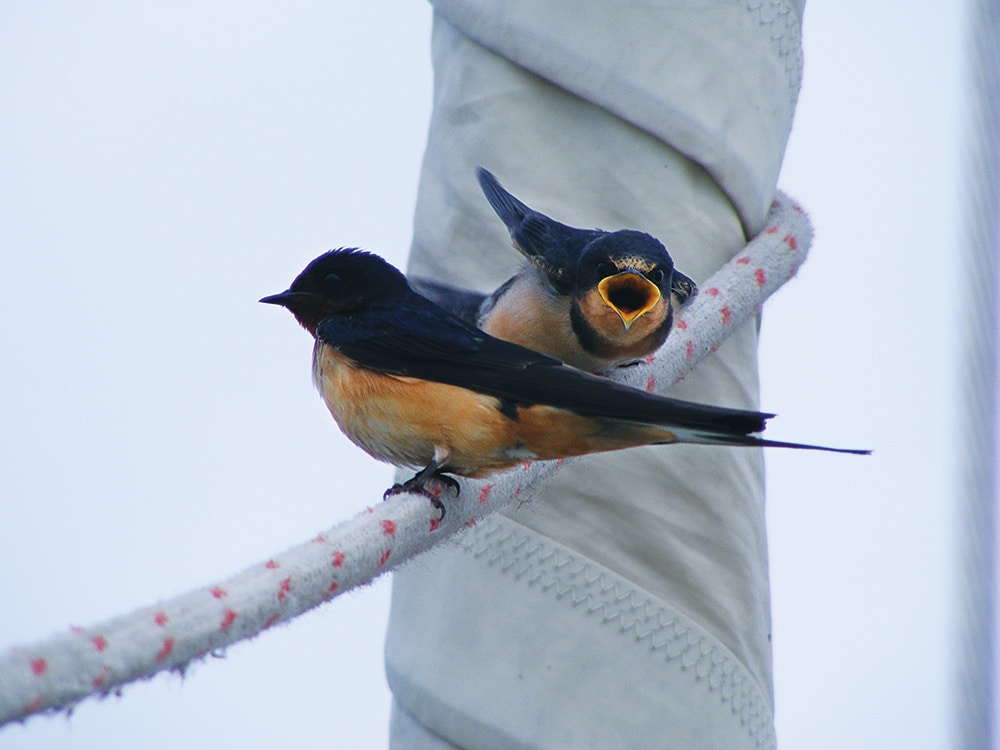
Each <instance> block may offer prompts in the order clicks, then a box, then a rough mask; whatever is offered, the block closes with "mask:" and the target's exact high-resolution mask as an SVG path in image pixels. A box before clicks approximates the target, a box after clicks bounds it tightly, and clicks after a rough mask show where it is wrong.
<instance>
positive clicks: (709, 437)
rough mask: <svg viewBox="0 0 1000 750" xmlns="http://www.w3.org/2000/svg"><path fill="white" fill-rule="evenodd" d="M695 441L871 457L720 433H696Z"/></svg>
mask: <svg viewBox="0 0 1000 750" xmlns="http://www.w3.org/2000/svg"><path fill="white" fill-rule="evenodd" d="M694 437H695V440H694V441H692V442H698V443H703V444H710V445H741V446H760V447H761V448H795V449H796V450H806V451H828V452H830V453H850V454H852V455H855V456H870V455H871V451H870V450H867V449H863V448H832V447H830V446H828V445H811V444H809V443H789V442H785V441H784V440H768V439H766V438H759V437H756V436H754V435H725V434H720V433H696V434H695V436H694Z"/></svg>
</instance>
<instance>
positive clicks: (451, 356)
mask: <svg viewBox="0 0 1000 750" xmlns="http://www.w3.org/2000/svg"><path fill="white" fill-rule="evenodd" d="M261 302H266V303H269V304H276V305H282V306H283V307H286V308H288V309H289V310H290V311H291V312H292V314H293V315H294V316H295V318H296V319H297V320H298V322H299V323H300V324H301V325H302V326H303V327H304V328H305V329H306V330H307V331H309V333H311V334H312V335H313V337H314V338H315V339H316V344H315V347H314V349H313V377H314V382H315V384H316V386H317V388H318V389H319V391H320V393H321V395H322V396H323V400H324V401H325V402H326V405H327V407H328V408H329V409H330V412H331V413H332V414H333V417H334V419H335V420H336V421H337V424H338V425H339V426H340V429H341V430H343V432H344V434H346V435H347V437H348V438H350V439H351V441H353V442H354V443H355V444H356V445H358V446H359V447H360V448H362V449H363V450H365V451H366V452H367V453H368V454H370V455H371V456H374V457H375V458H377V459H379V460H382V461H387V462H389V463H392V464H395V465H397V466H405V467H411V468H420V471H419V472H417V474H416V475H415V476H414V477H413V478H412V479H410V480H409V481H407V482H405V483H404V484H402V485H397V486H396V487H394V488H393V489H391V490H389V492H393V491H395V490H413V491H421V492H424V493H425V494H428V495H431V493H430V492H429V490H428V489H427V484H428V482H431V481H432V480H435V479H438V480H443V481H445V482H447V483H450V484H454V480H453V479H451V478H450V477H447V476H443V475H445V474H458V475H461V476H467V477H482V476H486V475H488V474H491V473H493V472H497V471H501V470H503V469H507V468H509V467H512V466H515V465H517V464H519V463H521V462H523V461H530V460H535V459H554V458H561V457H564V456H577V455H583V454H586V453H595V452H600V451H612V450H619V449H622V448H629V447H633V446H638V445H648V444H660V443H705V444H712V445H746V446H755V445H759V446H779V447H786V448H817V449H820V450H835V451H838V452H845V453H864V452H866V451H855V450H846V449H834V448H821V447H820V446H811V445H803V444H799V443H783V442H777V441H772V440H765V439H762V438H759V437H755V436H753V435H752V434H751V433H754V432H759V431H760V430H762V429H764V423H765V421H766V420H767V419H769V418H770V417H772V416H773V415H771V414H762V413H760V412H756V411H743V410H739V409H726V408H721V407H715V406H704V405H701V404H694V403H689V402H685V401H678V400H675V399H670V398H664V397H661V396H654V395H652V394H649V393H646V392H644V391H639V390H636V389H634V388H629V387H627V386H623V385H619V384H617V383H614V382H611V381H609V380H606V379H604V378H600V377H597V376H594V375H590V374H588V373H585V372H582V371H580V370H577V369H575V368H573V367H569V366H567V365H564V364H563V363H562V362H560V361H559V360H557V359H554V358H552V357H549V356H547V355H545V354H541V353H539V352H535V351H532V350H530V349H526V348H524V347H522V346H519V345H517V344H513V343H510V342H507V341H503V340H501V339H497V338H494V337H493V336H490V335H489V334H486V333H484V332H483V331H481V330H479V329H477V328H476V327H475V326H473V325H472V324H470V323H468V322H466V321H464V320H462V319H461V318H459V317H457V316H455V315H452V314H451V313H449V312H448V311H446V310H444V309H443V308H441V307H439V306H438V305H436V304H434V303H433V302H431V301H430V300H428V299H426V298H424V297H422V296H420V295H419V294H417V293H416V292H414V291H413V290H412V289H411V288H410V286H409V285H408V283H407V281H406V277H404V276H403V274H402V273H400V272H399V271H398V270H397V269H395V268H394V267H393V266H391V265H389V264H388V263H386V262H385V261H384V260H382V259H381V258H379V257H378V256H376V255H372V254H370V253H367V252H364V251H361V250H357V249H353V248H342V249H339V250H331V251H330V252H328V253H325V254H324V255H321V256H320V257H318V258H316V259H315V260H314V261H312V262H311V263H310V264H309V265H308V266H306V268H305V270H304V271H302V273H300V274H299V275H298V277H297V278H296V279H295V280H294V281H293V282H292V285H291V286H290V287H289V288H288V290H287V291H284V292H282V293H280V294H275V295H273V296H270V297H264V298H263V299H262V300H261ZM387 494H388V493H387ZM431 496H432V495H431ZM442 510H443V508H442Z"/></svg>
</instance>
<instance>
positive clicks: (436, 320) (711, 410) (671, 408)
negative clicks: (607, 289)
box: [316, 294, 773, 437]
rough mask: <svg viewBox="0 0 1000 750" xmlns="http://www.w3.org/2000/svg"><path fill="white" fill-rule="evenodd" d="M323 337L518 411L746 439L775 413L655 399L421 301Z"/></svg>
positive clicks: (323, 330)
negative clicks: (551, 411) (544, 410)
mask: <svg viewBox="0 0 1000 750" xmlns="http://www.w3.org/2000/svg"><path fill="white" fill-rule="evenodd" d="M316 334H317V338H318V339H319V340H320V341H322V342H323V343H325V344H328V345H330V346H333V347H335V348H336V349H338V350H339V351H340V352H341V353H343V354H344V355H345V356H347V357H349V358H350V359H352V360H354V361H356V362H357V363H359V364H360V365H362V366H364V367H367V368H370V369H373V370H377V371H381V372H387V373H391V374H394V375H405V376H408V377H413V378H420V379H422V380H429V381H433V382H438V383H447V384H449V385H456V386H460V387H463V388H467V389H469V390H472V391H476V392H478V393H485V394H488V395H491V396H495V397H496V398H499V399H501V400H503V401H505V402H508V403H513V404H515V405H518V406H532V405H536V404H544V405H548V406H554V407H558V408H561V409H567V410H569V411H572V412H575V413H577V414H581V415H584V416H589V417H598V418H606V419H621V420H626V421H630V422H639V423H643V424H658V425H666V426H670V425H674V426H677V427H688V428H693V429H698V430H704V431H706V432H710V433H713V434H715V433H718V434H720V435H723V436H731V437H738V436H743V435H747V434H749V433H753V432H759V431H760V430H762V429H764V423H765V421H766V420H767V419H768V418H770V417H771V416H773V415H771V414H762V413H760V412H755V411H744V410H739V409H726V408H722V407H715V406H704V405H701V404H693V403H689V402H686V401H678V400H676V399H669V398H664V397H661V396H654V395H652V394H649V393H645V392H644V391H639V390H636V389H634V388H629V387H627V386H623V385H619V384H617V383H613V382H611V381H609V380H605V379H604V378H599V377H596V376H593V375H589V374H587V373H585V372H582V371H580V370H576V369H574V368H572V367H568V366H566V365H564V364H562V362H560V361H559V360H557V359H554V358H552V357H549V356H547V355H545V354H541V353H539V352H536V351H532V350H531V349H526V348H524V347H522V346H518V345H517V344H512V343H510V342H507V341H501V340H500V339H496V338H493V337H492V336H489V335H487V334H486V333H483V332H482V331H480V330H479V329H477V328H475V327H474V326H472V325H470V324H468V323H466V322H465V321H463V320H461V319H459V318H457V317H455V316H453V315H451V314H449V313H447V312H446V311H444V310H442V309H440V308H438V307H436V306H435V305H433V303H431V302H429V301H427V300H425V299H423V298H421V297H419V296H417V295H415V294H414V297H413V298H412V299H411V300H410V301H409V302H408V303H405V304H398V305H394V306H392V307H391V308H390V307H380V308H373V309H370V310H368V311H366V312H364V313H360V314H356V315H351V316H350V317H347V316H343V317H341V316H334V317H331V318H328V319H326V320H324V321H323V322H322V323H320V324H319V326H318V327H317V330H316Z"/></svg>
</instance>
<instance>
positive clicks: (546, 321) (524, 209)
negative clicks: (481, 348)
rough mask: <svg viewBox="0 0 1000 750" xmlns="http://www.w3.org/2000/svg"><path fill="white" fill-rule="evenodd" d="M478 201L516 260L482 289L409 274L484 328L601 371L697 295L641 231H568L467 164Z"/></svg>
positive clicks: (663, 328)
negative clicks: (503, 230) (493, 286)
mask: <svg viewBox="0 0 1000 750" xmlns="http://www.w3.org/2000/svg"><path fill="white" fill-rule="evenodd" d="M477 175H478V177H479V184H480V186H481V187H482V189H483V193H484V194H485V196H486V199H487V200H488V201H489V203H490V205H491V206H492V207H493V210H494V211H495V212H496V213H497V215H498V216H499V217H500V218H501V219H502V220H503V223H504V224H505V225H506V226H507V229H508V231H509V232H510V237H511V240H512V241H513V244H514V248H515V249H516V250H517V251H518V252H520V253H521V255H523V256H524V257H525V259H526V260H527V263H526V264H525V265H524V267H523V268H522V269H521V270H520V271H519V272H518V273H517V274H516V275H515V276H513V277H512V278H511V279H509V280H508V281H507V282H506V283H504V284H503V285H501V286H500V287H499V288H498V289H497V290H496V291H495V292H494V293H493V294H492V295H489V296H488V297H485V296H484V297H482V298H480V302H479V304H478V309H475V307H474V306H473V305H474V301H475V297H474V293H471V294H470V293H469V292H465V291H464V290H459V289H454V288H452V287H448V286H445V285H442V284H440V283H438V282H434V281H429V280H424V279H418V280H415V283H414V286H415V287H416V289H417V291H419V292H421V293H423V294H425V295H426V296H428V297H429V298H430V299H433V300H434V301H436V302H438V303H439V304H442V305H443V306H445V307H447V308H449V309H451V310H452V311H454V312H457V313H459V314H460V315H462V316H463V317H466V316H468V315H469V314H470V313H472V312H473V310H475V313H474V315H475V318H474V320H475V322H476V323H477V324H478V325H479V327H480V328H482V329H483V330H484V331H486V332H487V333H489V334H491V335H493V336H496V337H498V338H502V339H505V340H507V341H513V342H514V343H517V344H521V345H522V346H526V347H528V348H530V349H535V350H536V351H541V352H544V353H546V354H550V355H552V356H554V357H557V358H559V359H561V360H563V361H564V362H566V363H567V364H570V365H573V366H574V367H577V368H579V369H582V370H587V371H589V372H593V373H597V374H603V373H605V372H607V371H608V370H610V369H612V368H613V367H617V366H620V365H623V364H627V363H631V362H635V361H637V360H640V359H642V358H643V357H645V356H646V355H647V354H650V353H652V352H654V351H656V350H657V349H659V348H660V346H662V345H663V342H664V340H665V339H666V337H667V334H668V333H669V332H670V328H671V326H672V325H673V315H674V310H675V309H677V308H680V307H681V306H683V305H684V304H685V303H686V302H687V301H688V300H690V299H691V297H693V296H694V295H695V294H696V293H697V289H698V288H697V286H696V285H695V283H694V281H693V280H692V279H690V278H689V277H687V276H685V275H684V274H683V273H681V272H680V271H678V270H677V269H675V268H674V263H673V260H672V259H671V257H670V254H669V253H668V252H667V250H666V248H665V247H664V246H663V243H661V242H660V241H659V240H657V239H656V238H655V237H653V236H651V235H649V234H646V233H644V232H638V231H635V230H629V229H623V230H619V231H616V232H606V231H604V230H601V229H576V228H574V227H570V226H567V225H565V224H561V223H559V222H558V221H555V220H554V219H550V218H549V217H548V216H546V215H545V214H542V213H539V212H538V211H535V210H533V209H532V208H530V207H528V206H527V205H525V204H524V203H522V202H521V201H520V200H518V199H517V198H515V197H514V196H513V195H511V194H510V193H509V192H507V190H505V189H504V188H503V186H502V185H501V184H500V183H499V182H498V181H497V179H496V177H494V176H493V175H492V174H491V173H490V172H488V171H487V170H485V169H483V168H482V167H480V168H479V169H478V170H477Z"/></svg>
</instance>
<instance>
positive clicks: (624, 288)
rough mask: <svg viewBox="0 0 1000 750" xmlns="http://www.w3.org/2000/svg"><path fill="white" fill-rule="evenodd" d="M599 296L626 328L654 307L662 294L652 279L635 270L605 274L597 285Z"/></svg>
mask: <svg viewBox="0 0 1000 750" xmlns="http://www.w3.org/2000/svg"><path fill="white" fill-rule="evenodd" d="M597 291H598V292H599V293H600V295H601V298H602V299H603V300H604V302H605V303H606V304H607V306H608V307H610V308H611V309H612V310H614V311H615V312H616V313H618V317H620V318H621V319H622V324H623V325H624V326H625V330H628V329H629V328H630V327H631V326H632V324H633V323H634V322H635V320H636V318H638V317H639V316H640V315H644V314H645V313H648V312H649V311H650V310H652V309H653V308H654V307H656V303H657V302H659V301H660V299H661V298H662V295H661V294H660V290H659V288H658V287H657V286H656V284H654V283H653V282H652V281H650V280H649V279H647V278H646V277H645V276H643V275H642V274H641V273H638V272H636V271H623V272H621V273H616V274H615V275H614V276H605V277H604V278H603V279H601V281H600V283H598V285H597Z"/></svg>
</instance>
